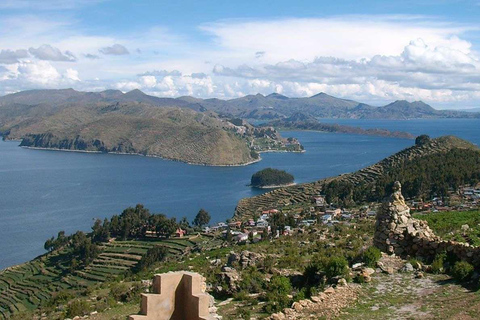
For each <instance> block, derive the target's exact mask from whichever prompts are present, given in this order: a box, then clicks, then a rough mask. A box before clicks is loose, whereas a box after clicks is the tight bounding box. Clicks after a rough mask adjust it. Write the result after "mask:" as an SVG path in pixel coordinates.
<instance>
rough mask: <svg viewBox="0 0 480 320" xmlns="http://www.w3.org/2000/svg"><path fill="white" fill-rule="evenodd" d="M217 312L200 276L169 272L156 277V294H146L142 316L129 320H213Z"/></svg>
mask: <svg viewBox="0 0 480 320" xmlns="http://www.w3.org/2000/svg"><path fill="white" fill-rule="evenodd" d="M211 311H212V312H211ZM214 312H215V308H214V307H213V298H212V297H211V296H210V295H209V294H208V293H205V281H204V278H203V277H202V276H201V275H200V274H198V273H193V272H186V271H181V272H169V273H163V274H156V275H155V276H154V279H153V293H147V294H142V301H141V305H140V315H131V316H130V317H129V320H170V319H171V320H210V319H215V318H216V315H215V314H214Z"/></svg>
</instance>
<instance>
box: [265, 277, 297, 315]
mask: <svg viewBox="0 0 480 320" xmlns="http://www.w3.org/2000/svg"><path fill="white" fill-rule="evenodd" d="M291 291H292V285H291V284H290V280H289V279H288V278H287V277H282V276H273V277H272V279H271V280H270V283H269V284H268V288H267V294H266V300H267V303H266V304H265V311H266V312H268V313H274V312H279V311H281V310H283V309H285V308H286V307H288V306H289V305H290V302H291V301H290V298H289V297H288V295H289V294H290V293H291Z"/></svg>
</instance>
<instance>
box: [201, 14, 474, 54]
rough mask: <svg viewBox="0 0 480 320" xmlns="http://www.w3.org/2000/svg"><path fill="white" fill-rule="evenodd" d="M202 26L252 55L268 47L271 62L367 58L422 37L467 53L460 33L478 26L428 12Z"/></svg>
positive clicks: (392, 51) (396, 49)
mask: <svg viewBox="0 0 480 320" xmlns="http://www.w3.org/2000/svg"><path fill="white" fill-rule="evenodd" d="M202 29H203V30H205V31H206V32H208V33H210V34H211V35H213V36H214V37H215V41H216V42H217V44H218V45H219V46H220V47H222V48H223V49H224V50H227V51H231V52H234V53H236V54H239V55H245V56H251V54H252V53H255V52H268V53H269V54H268V56H266V58H267V57H268V59H269V61H270V62H278V61H285V60H289V59H296V60H312V59H314V58H315V57H316V56H332V57H336V58H343V59H361V58H365V57H371V56H374V55H398V54H399V53H400V52H402V50H403V48H404V47H405V46H406V45H407V44H408V43H409V42H410V41H411V40H412V39H416V38H422V39H424V40H425V41H426V42H428V43H430V44H432V45H434V46H447V47H450V48H454V49H457V50H460V51H463V52H468V51H469V50H470V47H471V45H470V43H468V42H467V41H464V40H462V39H460V38H459V37H458V35H459V34H462V33H463V32H465V31H467V30H471V29H475V28H474V27H472V26H455V25H451V24H446V23H441V22H438V21H435V20H431V19H428V18H427V17H409V16H343V17H336V18H320V19H293V18H292V19H279V20H268V21H244V22H242V21H240V22H239V21H236V20H234V21H227V22H219V23H211V24H206V25H204V26H202Z"/></svg>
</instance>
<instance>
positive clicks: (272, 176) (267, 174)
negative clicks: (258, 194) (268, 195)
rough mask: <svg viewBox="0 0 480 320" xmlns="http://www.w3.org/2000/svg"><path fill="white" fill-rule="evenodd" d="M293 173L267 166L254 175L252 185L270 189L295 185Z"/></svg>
mask: <svg viewBox="0 0 480 320" xmlns="http://www.w3.org/2000/svg"><path fill="white" fill-rule="evenodd" d="M293 181H294V177H293V175H291V174H289V173H287V172H286V171H284V170H278V169H273V168H266V169H263V170H260V171H258V172H257V173H254V174H253V175H252V179H251V182H250V185H251V186H252V187H255V188H262V189H270V188H279V187H285V186H291V185H293V184H294V183H293Z"/></svg>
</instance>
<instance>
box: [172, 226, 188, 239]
mask: <svg viewBox="0 0 480 320" xmlns="http://www.w3.org/2000/svg"><path fill="white" fill-rule="evenodd" d="M186 233H187V232H186V231H185V230H183V229H182V228H177V231H175V237H177V238H183V236H184V235H185V234H186Z"/></svg>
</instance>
